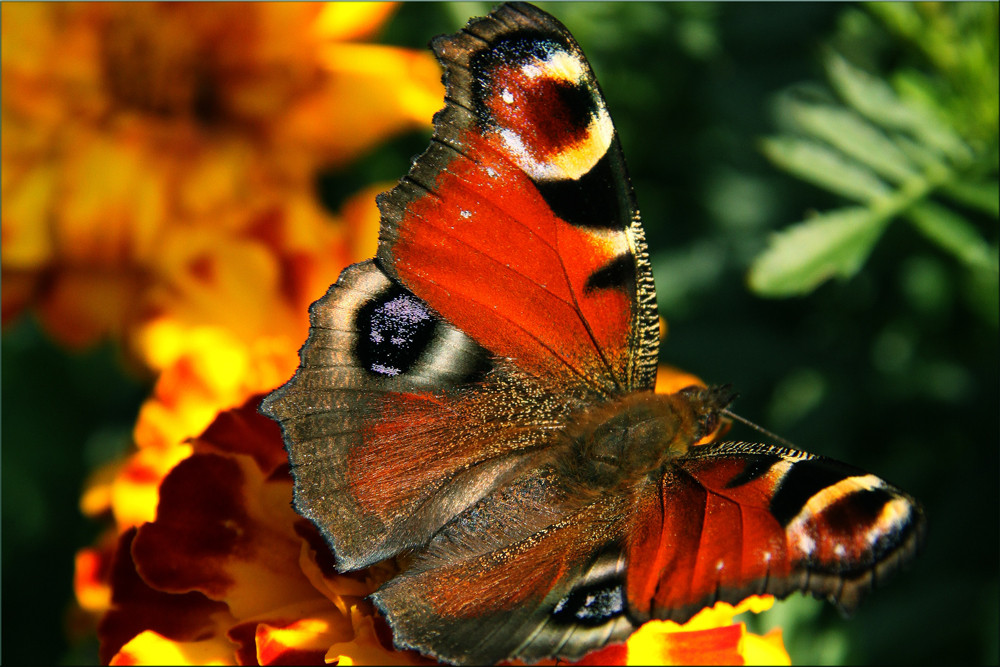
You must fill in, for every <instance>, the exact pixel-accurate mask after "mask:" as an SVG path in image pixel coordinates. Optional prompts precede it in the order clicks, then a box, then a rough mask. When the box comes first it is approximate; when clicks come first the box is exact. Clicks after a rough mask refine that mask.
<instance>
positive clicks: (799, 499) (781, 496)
mask: <svg viewBox="0 0 1000 667" xmlns="http://www.w3.org/2000/svg"><path fill="white" fill-rule="evenodd" d="M864 474H865V473H864V471H862V470H859V469H857V468H854V467H852V466H849V465H846V464H843V463H838V462H836V461H831V460H829V459H810V460H807V461H796V462H795V464H793V465H792V467H791V468H789V470H788V472H787V473H786V474H785V476H784V478H783V479H782V480H781V484H780V485H779V486H778V491H777V492H776V493H775V494H774V497H773V498H772V499H771V506H770V510H771V514H773V515H774V518H776V519H777V520H778V521H779V522H780V523H781V525H782V526H787V525H788V524H789V523H790V522H791V521H792V519H794V518H795V517H796V516H798V514H799V512H800V511H801V510H802V508H803V507H804V506H805V504H806V503H807V502H808V501H809V499H810V498H812V497H813V496H814V495H816V494H817V493H819V492H820V491H822V490H823V489H825V488H826V487H828V486H833V485H834V484H836V483H837V482H839V481H841V480H843V479H847V478H848V477H855V476H857V475H864Z"/></svg>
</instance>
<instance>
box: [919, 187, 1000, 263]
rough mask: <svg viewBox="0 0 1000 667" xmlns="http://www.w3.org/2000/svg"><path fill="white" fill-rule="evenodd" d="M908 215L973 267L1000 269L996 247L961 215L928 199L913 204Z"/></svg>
mask: <svg viewBox="0 0 1000 667" xmlns="http://www.w3.org/2000/svg"><path fill="white" fill-rule="evenodd" d="M906 217H907V218H908V219H909V220H910V221H911V222H912V223H913V224H914V226H915V227H916V228H917V229H918V230H920V232H921V233H922V234H923V235H924V236H926V237H927V238H928V239H930V240H931V241H933V242H934V243H935V244H936V245H937V246H938V247H940V248H941V249H942V250H945V251H947V252H949V253H951V254H953V255H955V256H956V257H957V258H958V259H959V260H961V261H962V262H964V263H965V264H966V265H968V266H969V268H972V269H977V270H985V271H992V272H993V273H997V272H998V266H997V256H996V251H995V250H994V249H993V248H991V247H990V245H989V243H987V242H986V240H985V239H984V238H983V237H982V236H981V235H980V234H979V232H977V231H976V228H975V227H974V226H973V225H972V223H971V222H969V221H968V220H966V219H965V218H963V217H962V216H961V215H959V214H957V213H955V212H954V211H951V210H950V209H947V208H945V207H943V206H939V205H938V204H935V203H934V202H931V201H925V202H921V203H919V204H917V205H915V206H913V207H911V208H910V209H909V210H908V211H907V212H906Z"/></svg>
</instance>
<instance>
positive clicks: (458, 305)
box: [378, 6, 658, 395]
mask: <svg viewBox="0 0 1000 667" xmlns="http://www.w3.org/2000/svg"><path fill="white" fill-rule="evenodd" d="M522 12H527V13H528V14H530V16H528V15H525V14H523V13H522ZM534 13H535V10H534V8H530V7H524V6H521V7H518V8H514V7H510V6H505V7H502V8H500V9H498V11H497V12H495V13H494V14H492V15H491V16H489V17H486V18H484V19H481V20H479V21H477V22H473V23H471V24H470V25H469V26H468V27H467V28H466V30H464V31H463V32H461V33H459V34H457V35H454V36H449V37H442V38H439V39H438V40H436V41H435V43H434V48H435V52H436V53H437V55H438V58H439V59H440V60H441V62H442V64H444V66H445V72H446V73H445V80H446V83H447V88H448V94H447V106H446V108H445V110H444V111H442V112H441V113H439V114H438V116H437V118H436V122H435V135H434V140H433V142H432V144H431V147H430V148H429V149H428V150H427V152H425V153H424V154H423V155H422V156H421V157H420V158H419V159H418V160H417V161H416V163H415V164H414V166H413V167H412V169H411V170H410V173H409V174H408V175H407V176H406V177H405V178H404V179H403V180H402V181H401V182H400V184H399V185H398V186H396V188H394V189H393V190H392V191H391V192H389V193H388V194H387V195H385V196H383V197H381V198H380V200H379V205H380V208H381V211H382V230H381V236H380V245H379V253H378V260H379V264H380V266H381V267H382V268H383V269H384V270H385V271H386V272H387V273H388V274H389V275H390V276H391V277H393V278H396V279H398V280H400V281H401V282H402V283H403V285H405V286H406V287H407V288H408V289H410V290H411V291H412V292H413V293H414V294H416V295H417V297H419V298H420V299H422V300H423V301H425V302H426V303H427V304H428V305H429V306H430V307H431V308H432V309H433V310H434V311H436V312H437V313H438V314H440V315H441V316H442V317H443V318H444V319H445V320H447V321H448V322H450V323H451V324H453V325H454V326H456V327H457V328H458V329H460V330H462V331H463V332H465V333H466V334H468V335H469V336H470V337H471V338H473V339H474V340H475V341H476V342H478V343H479V344H480V345H482V346H483V347H484V348H486V349H487V350H489V351H490V352H491V353H493V354H494V355H496V356H498V357H502V358H507V359H511V360H512V361H513V362H514V363H515V364H516V365H517V366H518V367H519V368H520V369H521V370H522V371H524V372H525V373H527V374H529V375H531V376H534V377H539V378H554V379H557V380H558V381H559V382H561V383H562V384H563V385H565V386H566V387H567V389H573V388H583V387H585V388H588V389H591V390H594V391H596V392H597V393H598V394H599V395H601V394H605V395H606V394H611V393H615V392H618V391H620V390H622V389H651V388H652V383H653V379H654V374H655V364H656V352H657V349H656V348H657V326H658V323H657V316H656V307H655V296H654V293H653V285H652V277H651V273H650V268H649V262H648V260H647V258H646V249H645V242H644V239H643V235H642V229H641V227H640V226H639V223H638V214H637V211H636V208H635V204H634V199H633V195H632V188H631V185H630V184H629V181H628V176H627V174H626V172H625V164H624V160H623V159H622V156H621V149H620V147H619V144H618V139H617V136H616V135H615V132H614V127H613V125H612V124H611V119H610V116H609V115H608V112H607V109H606V108H605V105H604V100H603V98H602V97H601V93H600V90H599V88H598V87H597V83H596V81H595V80H594V76H593V73H592V72H591V71H590V67H589V65H588V64H587V61H586V59H585V58H584V56H583V54H582V52H581V51H580V49H579V47H578V46H577V45H576V42H575V41H573V38H572V37H571V36H570V35H569V33H568V32H566V31H565V29H564V28H562V26H561V25H559V24H558V23H556V22H555V21H553V20H552V19H551V17H548V16H547V15H544V14H541V13H538V15H537V16H536V15H534ZM540 21H541V22H543V23H544V24H546V27H547V28H549V30H548V31H547V34H546V35H545V36H544V37H542V36H540V35H539V33H538V23H539V22H540ZM543 120H544V122H542V121H543Z"/></svg>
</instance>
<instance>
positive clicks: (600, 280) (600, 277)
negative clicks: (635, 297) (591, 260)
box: [583, 253, 635, 294]
mask: <svg viewBox="0 0 1000 667" xmlns="http://www.w3.org/2000/svg"><path fill="white" fill-rule="evenodd" d="M631 285H635V257H633V256H632V254H631V253H626V254H624V255H618V256H617V257H615V258H614V259H613V260H611V261H610V262H608V263H607V264H605V265H604V266H602V267H601V268H599V269H598V270H597V271H594V272H593V273H591V274H590V277H589V278H587V283H586V284H585V285H584V286H583V291H584V293H585V294H586V293H589V292H593V291H595V290H599V289H621V288H628V287H630V286H631Z"/></svg>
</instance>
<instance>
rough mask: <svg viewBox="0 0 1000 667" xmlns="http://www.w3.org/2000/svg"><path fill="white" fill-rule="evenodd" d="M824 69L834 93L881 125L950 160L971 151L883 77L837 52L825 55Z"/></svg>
mask: <svg viewBox="0 0 1000 667" xmlns="http://www.w3.org/2000/svg"><path fill="white" fill-rule="evenodd" d="M826 68H827V73H828V75H829V77H830V81H831V82H832V83H833V85H834V87H835V88H836V90H837V92H838V93H839V94H840V96H841V97H843V98H844V100H845V101H846V102H847V103H848V104H850V105H851V106H852V107H854V108H855V109H857V110H858V111H859V112H860V113H861V114H862V115H864V116H865V117H867V118H869V119H871V120H872V121H874V122H875V123H877V124H879V125H881V126H882V127H885V128H889V129H894V130H902V131H906V132H909V133H911V134H913V135H914V136H915V137H916V138H917V139H918V140H919V141H920V142H921V143H924V144H926V145H928V146H930V147H933V148H935V149H937V150H938V151H940V152H941V153H943V154H944V155H946V156H948V158H949V159H951V160H953V161H955V162H958V163H962V164H964V163H966V162H968V161H969V160H971V159H972V152H971V150H970V149H969V147H968V146H967V145H966V144H965V142H964V141H962V138H961V137H959V136H958V135H957V134H955V132H953V131H952V129H951V128H950V127H948V126H947V125H946V124H944V123H942V122H941V120H939V119H937V118H934V117H933V116H932V115H930V114H928V113H927V112H926V111H925V110H924V109H920V108H917V107H915V106H914V105H912V104H907V103H906V102H904V101H903V100H902V99H900V98H899V96H898V95H896V93H895V91H893V89H892V88H891V87H890V86H889V85H888V84H887V83H886V82H885V81H883V80H882V79H880V78H878V77H875V76H872V75H871V74H868V73H867V72H865V71H863V70H860V69H858V68H857V67H855V66H854V65H852V64H850V63H849V62H848V61H847V60H846V59H845V58H844V57H843V56H841V55H840V54H839V53H836V52H833V51H831V52H829V53H828V54H827V56H826Z"/></svg>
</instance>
